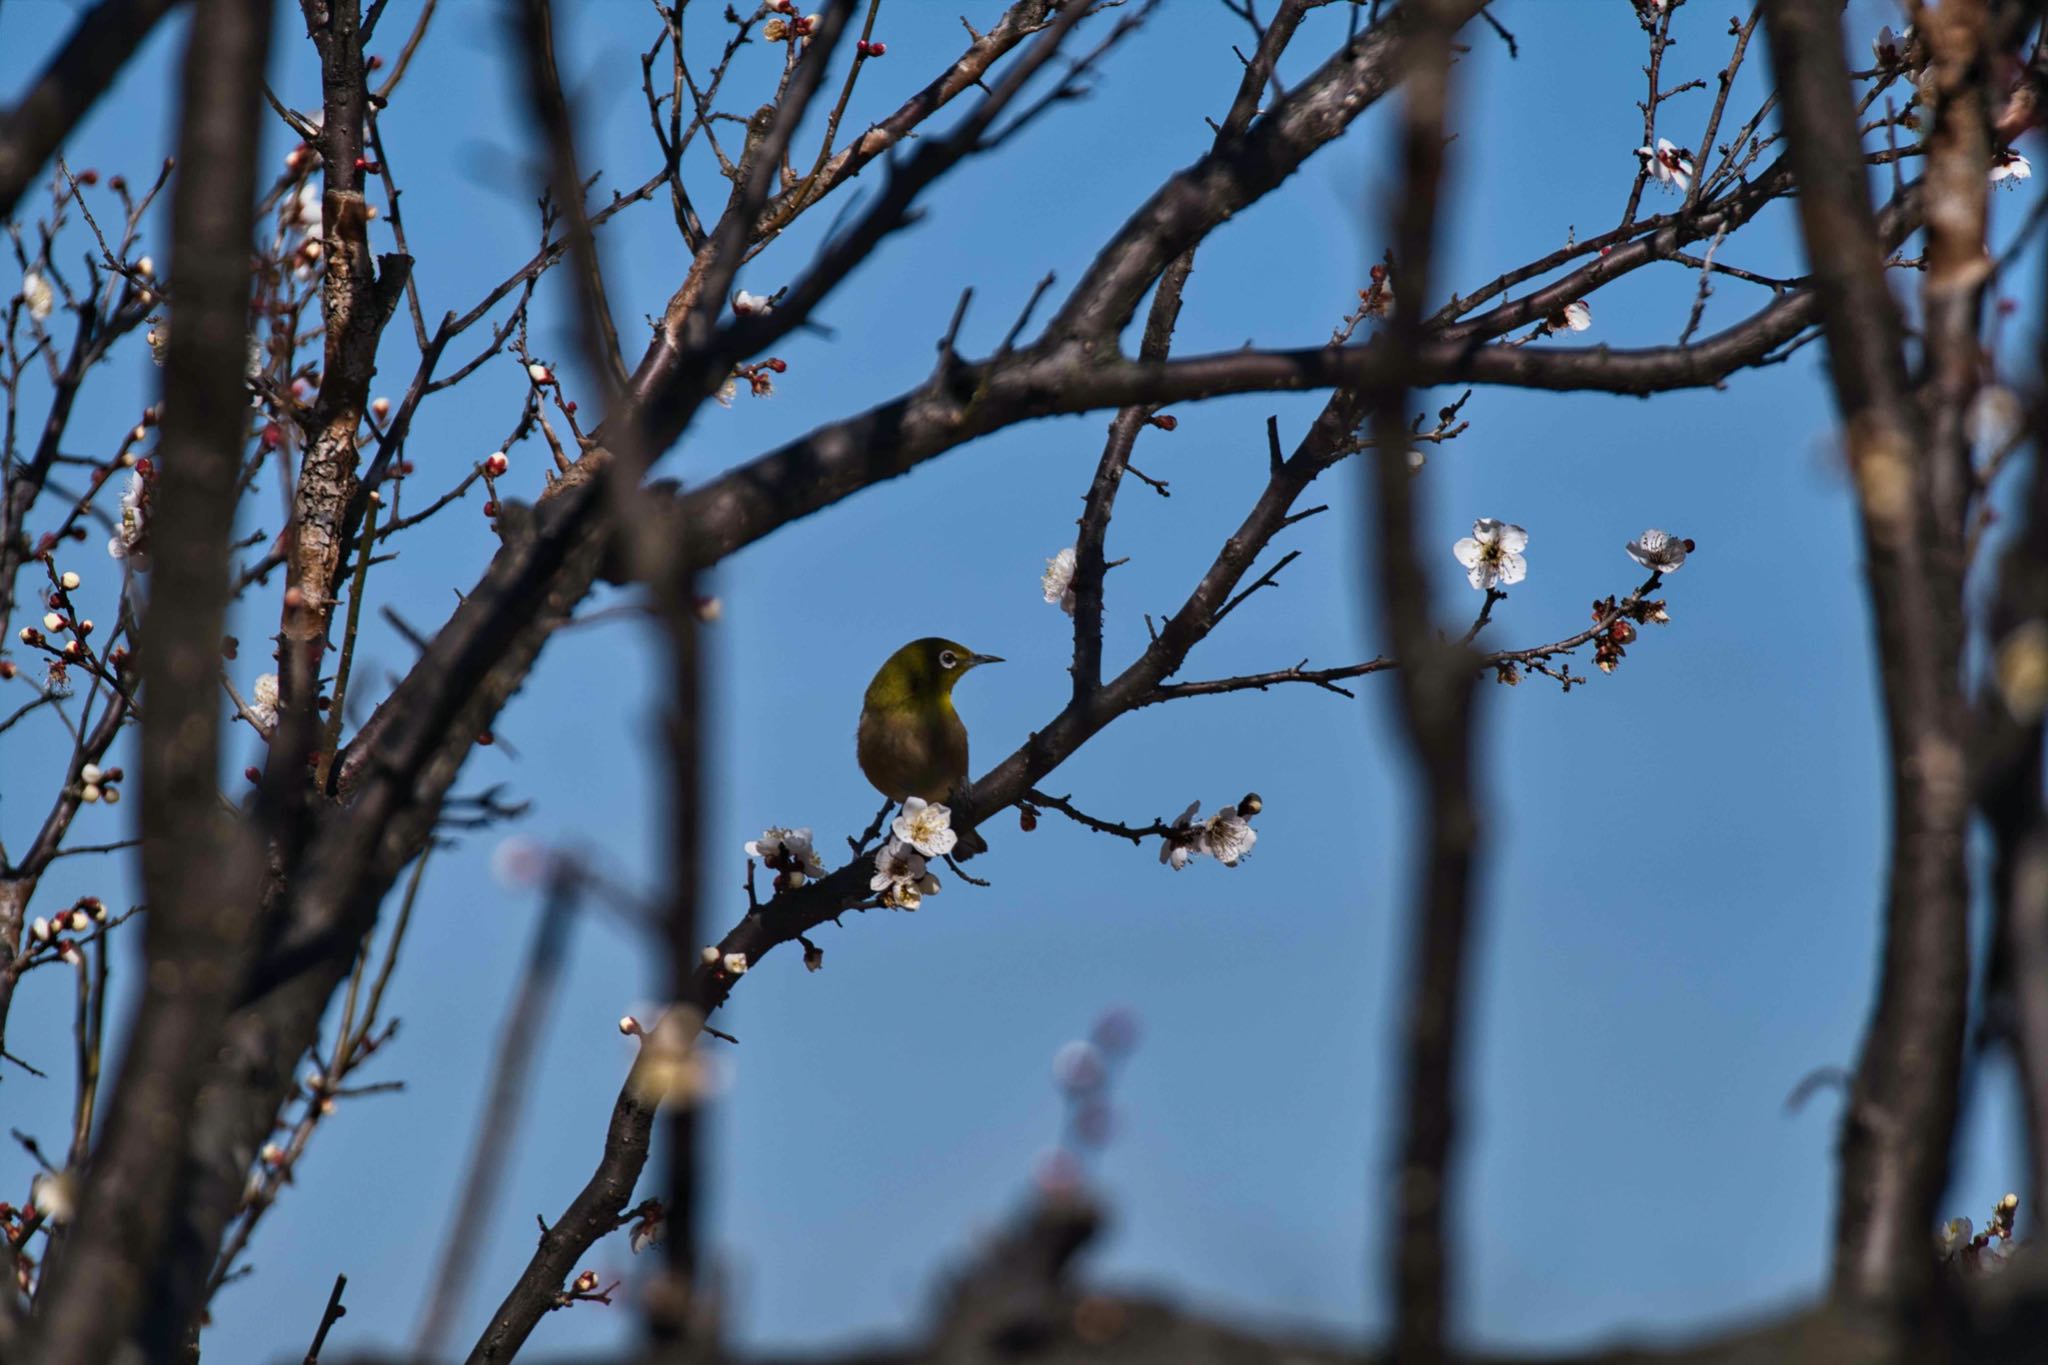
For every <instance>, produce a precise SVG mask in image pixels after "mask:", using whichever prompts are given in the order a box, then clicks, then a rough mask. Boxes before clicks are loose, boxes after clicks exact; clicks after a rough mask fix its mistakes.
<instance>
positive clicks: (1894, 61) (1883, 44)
mask: <svg viewBox="0 0 2048 1365" xmlns="http://www.w3.org/2000/svg"><path fill="white" fill-rule="evenodd" d="M1912 42H1913V26H1912V25H1911V24H1908V25H1906V31H1905V32H1903V33H1893V32H1892V26H1891V25H1890V24H1886V25H1885V26H1884V27H1883V28H1881V29H1879V30H1878V31H1877V36H1876V37H1875V38H1872V39H1871V40H1870V51H1871V54H1872V55H1873V56H1875V57H1876V58H1877V64H1878V65H1879V66H1882V67H1895V66H1903V65H1904V64H1905V61H1906V50H1907V48H1908V47H1910V46H1911V45H1912Z"/></svg>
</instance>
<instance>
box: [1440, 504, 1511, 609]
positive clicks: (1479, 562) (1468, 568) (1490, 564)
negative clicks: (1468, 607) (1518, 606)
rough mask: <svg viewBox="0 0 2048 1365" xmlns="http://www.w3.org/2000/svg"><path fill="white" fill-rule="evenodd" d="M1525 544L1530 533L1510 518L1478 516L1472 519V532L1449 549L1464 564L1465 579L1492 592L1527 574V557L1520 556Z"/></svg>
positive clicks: (1476, 586) (1474, 585)
mask: <svg viewBox="0 0 2048 1365" xmlns="http://www.w3.org/2000/svg"><path fill="white" fill-rule="evenodd" d="M1528 545H1529V533H1528V532H1527V531H1525V530H1523V529H1522V528H1521V527H1519V526H1517V525H1515V524H1514V523H1513V522H1508V521H1496V520H1494V519H1493V518H1492V517H1481V518H1480V519H1479V520H1477V521H1475V522H1473V523H1472V534H1471V535H1469V536H1466V537H1465V538H1464V539H1462V540H1460V541H1459V542H1458V543H1457V544H1456V545H1453V546H1452V547H1451V553H1452V554H1454V555H1456V556H1457V557H1458V562H1459V563H1460V564H1463V565H1464V566H1465V580H1466V581H1467V582H1469V583H1470V584H1471V585H1472V586H1473V587H1475V588H1480V589H1483V590H1484V591H1486V592H1493V591H1496V590H1497V589H1499V588H1503V587H1508V586H1511V585H1513V584H1516V583H1519V582H1521V581H1522V580H1523V579H1524V578H1527V577H1528V576H1529V561H1528V560H1526V559H1524V558H1523V557H1522V551H1523V550H1525V549H1527V548H1528Z"/></svg>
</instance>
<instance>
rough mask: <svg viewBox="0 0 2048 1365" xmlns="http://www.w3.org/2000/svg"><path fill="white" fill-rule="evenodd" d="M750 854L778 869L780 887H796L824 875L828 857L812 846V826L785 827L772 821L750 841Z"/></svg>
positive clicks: (775, 869)
mask: <svg viewBox="0 0 2048 1365" xmlns="http://www.w3.org/2000/svg"><path fill="white" fill-rule="evenodd" d="M747 856H748V857H750V858H759V859H760V860H761V861H762V862H763V863H764V864H766V865H767V867H768V868H769V870H770V871H772V872H774V873H775V885H776V887H777V889H788V890H795V889H796V888H797V887H799V886H802V885H803V884H804V883H805V882H807V881H809V880H810V879H811V878H813V877H822V876H824V875H825V861H824V859H822V858H820V857H819V856H818V851H817V850H816V849H815V848H813V847H811V830H810V826H808V825H806V826H804V827H803V828H801V829H786V828H784V827H783V826H781V825H770V826H769V827H768V828H767V829H766V830H764V831H762V834H761V837H760V838H758V839H749V840H748V841H747Z"/></svg>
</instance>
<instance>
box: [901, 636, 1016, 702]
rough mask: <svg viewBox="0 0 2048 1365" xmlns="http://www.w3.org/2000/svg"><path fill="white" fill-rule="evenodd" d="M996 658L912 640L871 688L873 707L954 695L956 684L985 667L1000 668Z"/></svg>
mask: <svg viewBox="0 0 2048 1365" xmlns="http://www.w3.org/2000/svg"><path fill="white" fill-rule="evenodd" d="M1001 662H1002V659H1001V658H1000V657H999V656H997V655H994V654H976V653H975V652H974V651H973V650H971V649H969V648H968V647H967V646H966V645H963V644H961V643H959V642H958V641H955V640H947V639H943V638H941V637H940V636H937V635H927V636H926V637H925V638H924V639H922V640H912V641H911V642H910V643H909V644H907V645H905V646H903V648H901V649H899V650H897V651H896V652H895V653H894V654H891V655H890V656H889V661H888V662H887V663H885V664H883V665H882V670H881V672H879V673H877V674H875V680H874V681H873V682H872V683H870V684H868V701H869V702H870V703H876V702H880V703H889V702H898V703H901V702H905V701H928V700H932V699H935V698H939V697H950V696H952V695H953V684H955V683H957V682H959V681H960V679H962V678H964V677H965V676H967V673H968V671H969V670H971V669H976V668H979V667H981V666H982V665H983V664H999V663H1001Z"/></svg>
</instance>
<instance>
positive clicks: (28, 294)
mask: <svg viewBox="0 0 2048 1365" xmlns="http://www.w3.org/2000/svg"><path fill="white" fill-rule="evenodd" d="M21 301H22V303H23V304H24V305H25V306H26V307H27V308H28V315H29V316H30V317H32V318H34V319H35V320H36V321H37V322H41V321H42V320H43V319H44V318H46V317H48V316H50V310H51V309H52V308H55V307H56V306H57V291H56V290H54V289H52V288H51V287H50V282H49V280H47V279H46V278H44V276H43V274H42V272H41V271H39V270H31V271H29V272H28V274H26V275H23V276H22V277H21Z"/></svg>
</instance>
